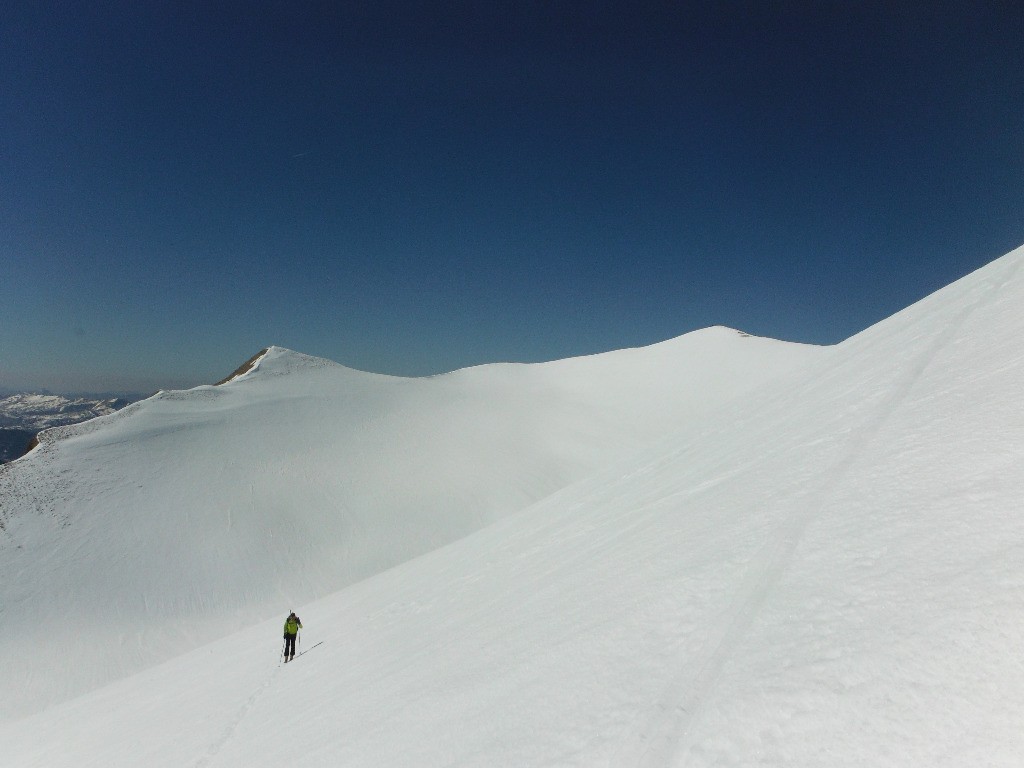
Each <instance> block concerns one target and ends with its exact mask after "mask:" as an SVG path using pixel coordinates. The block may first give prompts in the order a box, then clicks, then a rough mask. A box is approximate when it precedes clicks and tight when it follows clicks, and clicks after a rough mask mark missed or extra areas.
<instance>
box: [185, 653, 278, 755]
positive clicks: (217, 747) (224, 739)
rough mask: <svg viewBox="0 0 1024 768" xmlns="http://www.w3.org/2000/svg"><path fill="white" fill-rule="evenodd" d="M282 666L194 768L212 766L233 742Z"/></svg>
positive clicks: (238, 713) (253, 696)
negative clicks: (222, 751) (247, 716)
mask: <svg viewBox="0 0 1024 768" xmlns="http://www.w3.org/2000/svg"><path fill="white" fill-rule="evenodd" d="M282 666H283V664H281V663H280V662H279V663H278V665H277V666H276V667H275V668H274V671H273V672H271V673H270V674H269V675H268V676H267V679H266V680H264V681H263V684H262V685H260V687H259V688H257V689H256V690H255V691H253V693H252V695H251V696H250V697H249V698H248V699H246V700H245V703H244V704H243V705H242V706H241V708H240V709H239V710H238V712H237V713H236V714H235V716H234V717H233V718H232V719H231V721H230V722H229V723H228V725H227V727H226V728H225V729H224V732H223V733H222V734H221V735H220V736H219V737H218V738H217V740H216V741H214V742H213V744H211V745H210V748H209V749H208V750H207V752H206V754H205V755H203V756H202V757H200V758H199V760H197V761H196V762H195V763H193V764H192V768H206V766H208V765H210V762H211V761H212V760H214V759H215V758H216V757H217V755H218V754H220V751H221V750H222V749H224V745H225V744H227V743H228V742H229V741H231V737H232V736H234V735H235V731H237V730H238V726H239V725H241V724H242V721H243V720H245V717H246V715H248V714H249V713H250V712H251V711H252V710H253V708H254V707H255V706H256V704H257V702H259V700H260V698H261V697H262V696H263V694H264V693H265V692H266V690H267V689H268V688H270V686H271V685H272V684H273V682H274V678H275V677H277V673H278V672H279V671H280V670H281V667H282Z"/></svg>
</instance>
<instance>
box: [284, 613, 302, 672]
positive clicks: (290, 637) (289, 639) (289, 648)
mask: <svg viewBox="0 0 1024 768" xmlns="http://www.w3.org/2000/svg"><path fill="white" fill-rule="evenodd" d="M300 629H302V622H301V621H299V617H298V616H296V615H295V611H292V612H291V613H289V614H288V618H287V619H285V620H284V660H285V661H286V662H288V661H291V660H292V659H294V658H295V637H296V636H297V635H298V634H299V630H300Z"/></svg>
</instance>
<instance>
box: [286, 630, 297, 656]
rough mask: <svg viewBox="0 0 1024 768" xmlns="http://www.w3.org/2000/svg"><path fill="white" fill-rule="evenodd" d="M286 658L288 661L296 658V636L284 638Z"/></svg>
mask: <svg viewBox="0 0 1024 768" xmlns="http://www.w3.org/2000/svg"><path fill="white" fill-rule="evenodd" d="M284 656H285V658H286V659H287V658H291V657H293V656H295V635H285V636H284Z"/></svg>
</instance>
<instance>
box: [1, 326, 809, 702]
mask: <svg viewBox="0 0 1024 768" xmlns="http://www.w3.org/2000/svg"><path fill="white" fill-rule="evenodd" d="M820 353H821V350H820V349H817V348H813V347H807V346H802V345H793V344H784V343H781V342H775V341H771V340H766V339H757V338H752V337H747V336H744V335H742V334H740V333H738V332H736V331H731V330H728V329H724V328H712V329H707V330H705V331H701V332H697V333H693V334H688V335H687V336H684V337H681V338H679V339H675V340H672V341H669V342H665V343H663V344H659V345H655V346H653V347H649V348H646V349H636V350H622V351H619V352H615V353H609V354H606V355H597V356H593V357H587V358H580V359H573V360H564V361H558V362H553V363H547V364H541V365H493V366H484V367H480V368H474V369H468V370H463V371H457V372H455V373H451V374H448V375H445V376H437V377H432V378H426V379H402V378H392V377H385V376H378V375H374V374H368V373H363V372H359V371H353V370H350V369H347V368H344V367H342V366H340V365H337V364H334V363H331V362H329V361H326V360H321V359H316V358H311V357H308V356H305V355H301V354H299V353H295V352H291V351H288V350H284V349H280V348H271V349H270V350H268V351H267V352H266V353H265V354H264V355H263V356H262V357H261V358H260V359H259V361H258V362H257V363H256V364H255V366H254V367H253V368H251V369H250V370H248V371H247V372H246V373H244V374H243V375H241V376H239V377H237V378H235V379H234V380H232V381H230V382H229V383H227V384H225V385H223V386H217V387H212V386H211V387H200V388H197V389H193V390H189V391H186V392H163V393H159V394H158V395H156V396H154V397H153V398H150V399H148V400H146V401H143V402H140V403H136V404H134V405H132V406H129V407H128V408H126V409H124V410H122V411H120V412H118V413H116V414H114V415H112V416H108V417H105V418H102V419H97V420H94V421H91V422H88V423H87V424H83V425H78V426H75V427H67V428H61V429H57V430H51V431H48V432H45V433H43V435H42V436H41V439H42V445H41V446H40V447H39V448H37V449H36V450H35V451H33V452H32V453H31V454H29V455H28V456H26V457H24V458H22V459H20V460H19V461H17V462H15V463H13V464H11V465H9V466H7V467H5V468H3V469H2V470H0V525H2V526H3V529H4V530H3V533H2V535H0V616H2V619H3V623H4V625H5V626H8V625H9V624H11V625H17V627H18V631H17V632H16V633H14V632H4V633H0V690H4V691H17V692H18V694H17V695H16V696H2V697H0V713H2V715H3V716H5V717H8V718H9V717H20V716H23V715H26V714H29V713H31V712H33V711H36V710H39V709H41V708H44V707H46V706H49V705H52V704H54V703H57V702H59V701H63V700H65V699H67V698H68V697H70V696H74V695H78V694H80V693H83V692H85V691H87V690H91V689H93V688H95V687H97V686H100V685H104V684H107V683H109V682H111V681H113V680H117V679H119V678H121V677H123V676H125V675H126V674H129V673H132V672H136V671H139V670H141V669H144V668H146V667H148V666H151V665H152V664H155V663H158V662H160V661H163V660H166V659H169V658H172V657H173V656H176V655H178V654H180V653H183V652H185V651H188V650H190V649H193V648H196V647H197V646H200V645H202V644H204V643H207V642H210V641H211V640H214V639H216V638H218V637H221V636H224V635H226V634H228V633H230V632H233V631H236V630H238V629H241V628H243V627H247V626H250V625H252V624H253V623H254V622H256V621H260V620H263V619H265V618H267V617H269V616H275V615H277V614H279V613H280V612H281V611H282V610H284V611H287V610H288V609H289V608H291V607H295V606H298V605H301V604H304V603H306V602H308V601H310V600H312V599H314V598H317V597H322V596H325V595H327V594H330V593H332V592H334V591H337V590H339V589H341V588H342V587H345V586H347V585H349V584H351V583H354V582H356V581H359V580H360V579H363V578H366V577H367V576H370V575H373V574H375V573H378V572H380V571H382V570H385V569H387V568H389V567H392V566H394V565H397V564H399V563H401V562H404V561H406V560H409V559H411V558H413V557H416V556H418V555H421V554H423V553H425V552H428V551H431V550H433V549H436V548H437V547H440V546H443V545H445V544H448V543H450V542H452V541H454V540H456V539H458V538H461V537H462V536H465V535H467V534H469V533H472V532H473V531H476V530H478V529H480V528H482V527H485V526H486V525H488V524H490V523H492V522H494V521H496V520H500V519H502V518H503V517H504V516H506V515H508V514H510V513H513V512H515V511H518V510H520V509H522V508H524V507H526V506H528V505H530V504H532V503H534V502H536V501H538V500H540V499H542V498H544V497H546V496H548V495H550V494H551V493H553V492H555V491H557V490H559V489H561V488H564V487H566V486H567V485H569V484H571V483H573V482H575V481H577V480H579V479H582V478H583V477H586V476H588V475H590V474H592V473H593V472H594V471H596V470H598V469H600V468H602V467H604V466H606V465H608V464H609V463H611V462H614V461H616V460H619V459H621V458H623V457H626V456H629V455H631V454H632V453H634V452H636V451H639V450H642V449H644V448H646V447H648V446H650V445H652V444H657V443H660V442H661V441H663V440H665V439H666V438H671V437H672V436H674V435H676V434H678V433H680V432H683V431H685V430H686V429H687V428H688V425H689V424H690V423H691V422H692V421H693V419H694V418H695V416H696V415H697V414H700V413H703V412H705V411H707V410H708V409H713V408H714V407H716V406H717V404H720V403H723V402H728V401H730V400H731V399H732V398H734V397H737V396H742V395H743V394H744V393H748V392H751V391H753V390H755V389H757V388H758V387H759V386H761V385H762V384H764V383H765V382H768V381H771V380H774V379H776V378H777V377H779V376H788V375H792V373H793V372H794V371H799V370H802V369H803V368H804V367H805V366H806V365H808V364H809V363H810V362H811V361H812V360H813V359H814V358H816V357H817V356H819V355H820ZM25 649H31V652H26V650H25Z"/></svg>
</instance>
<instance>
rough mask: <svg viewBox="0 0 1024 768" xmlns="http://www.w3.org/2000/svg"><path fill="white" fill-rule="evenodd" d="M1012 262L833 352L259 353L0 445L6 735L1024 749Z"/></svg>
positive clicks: (282, 748) (621, 749)
mask: <svg viewBox="0 0 1024 768" xmlns="http://www.w3.org/2000/svg"><path fill="white" fill-rule="evenodd" d="M1022 260H1024V249H1020V250H1018V251H1015V252H1013V253H1011V254H1008V255H1007V256H1005V257H1003V258H1002V259H1000V260H998V261H996V262H993V263H992V264H990V265H989V266H987V267H985V268H984V269H982V270H979V271H978V272H976V273H974V274H972V275H969V276H967V277H966V278H964V279H962V280H960V281H958V282H957V283H954V284H953V285H951V286H949V287H947V288H946V289H943V290H942V291H939V292H938V293H936V294H934V295H933V296H931V297H929V298H927V299H926V300H924V301H922V302H919V303H918V304H916V305H914V306H912V307H910V308H908V309H907V310H904V311H903V312H901V313H899V314H897V315H895V316H893V317H892V318H889V319H888V320H886V321H884V322H882V323H880V324H878V325H876V326H874V327H872V328H870V329H868V330H866V331H864V332H862V333H861V334H859V335H857V336H855V337H853V338H851V339H849V340H847V341H845V342H843V343H842V344H839V345H837V346H835V347H831V348H806V347H796V346H792V345H786V344H781V343H777V342H770V341H767V340H763V339H753V338H745V337H742V336H740V335H739V334H736V333H732V332H728V331H726V330H724V329H712V330H709V331H705V332H699V333H696V334H690V335H688V336H684V337H681V338H680V339H676V340H674V341H672V342H666V343H665V344H663V345H657V346H656V347H652V348H648V349H645V350H628V351H623V352H618V353H609V354H608V355H601V356H596V357H594V358H583V359H579V360H569V361H561V362H557V363H550V364H546V365H541V366H488V367H484V368H480V369H470V370H467V371H461V372H456V373H454V374H450V375H448V376H441V377H436V378H433V379H424V380H406V379H388V378H385V377H374V376H371V375H369V374H360V373H357V372H353V371H349V370H347V369H344V368H341V367H340V366H334V365H332V364H329V363H326V362H325V361H317V360H313V359H310V358H305V357H303V356H301V355H296V354H295V353H290V352H287V351H285V350H279V349H271V350H270V351H268V352H267V354H266V356H265V357H264V358H263V359H261V360H260V361H259V362H258V363H257V365H256V366H255V368H253V370H251V371H250V372H249V373H246V374H244V375H243V376H241V377H240V378H238V379H236V380H235V381H233V382H231V383H230V384H227V385H225V386H224V387H218V388H200V389H197V390H190V391H189V392H185V393H163V394H162V395H160V396H158V397H155V398H153V399H151V400H149V401H146V402H144V403H139V404H137V405H135V406H132V407H131V408H129V409H126V410H125V411H122V412H120V413H118V414H114V415H113V416H109V417H106V418H104V419H100V420H97V421H94V422H90V423H89V425H87V426H86V427H84V428H83V427H75V428H69V429H67V430H66V431H64V432H62V433H59V434H54V433H46V435H47V437H48V439H47V440H46V441H45V442H44V445H43V446H41V447H40V448H39V449H37V451H36V452H33V453H32V454H30V455H29V456H28V457H26V458H25V459H23V460H21V461H19V462H16V463H15V464H13V465H9V466H8V467H6V468H5V469H4V470H0V500H2V501H3V503H4V507H2V508H0V514H2V515H3V517H2V518H0V519H2V521H3V524H4V538H3V544H2V547H3V549H2V550H0V556H2V559H0V568H2V569H3V573H2V574H0V576H2V579H0V584H2V587H0V589H2V590H3V593H2V595H0V598H2V599H0V606H3V609H4V611H5V614H6V612H7V611H10V615H11V616H12V617H14V616H17V617H18V622H19V624H18V626H19V631H18V632H17V633H13V632H9V633H4V635H7V636H6V637H4V639H3V640H2V642H3V643H4V644H5V646H4V650H5V653H3V654H2V655H0V659H4V660H5V661H4V664H5V666H4V667H3V671H2V674H3V683H2V689H3V690H5V691H8V690H10V691H16V692H18V694H19V695H17V696H9V697H5V698H7V699H8V700H18V699H19V697H20V694H21V693H22V692H27V693H26V695H28V696H30V697H31V696H35V700H34V701H33V702H32V706H33V707H34V708H35V709H39V710H41V711H38V712H37V713H36V714H33V715H31V716H28V717H23V718H21V719H11V720H9V721H8V722H7V723H5V724H3V725H0V742H2V743H3V744H4V757H5V759H8V760H10V761H11V764H12V765H19V766H44V765H45V766H51V767H54V766H55V767H58V768H59V767H60V766H80V765H104V766H112V765H113V766H128V765H147V766H182V765H192V766H209V765H213V766H219V767H222V768H226V767H229V766H263V765H274V764H280V763H282V762H287V761H294V762H299V761H301V763H302V764H303V765H306V766H336V765H346V766H381V765H386V766H441V765H446V766H450V765H458V766H552V765H560V766H597V765H600V766H681V765H686V766H711V765H715V766H754V765H759V766H823V765H827V766H847V765H848V766H865V765H885V766H890V765H898V766H923V765H927V766H974V765H987V766H1019V765H1021V764H1022V762H1024V732H1022V731H1021V728H1020V723H1021V722H1022V716H1024V664H1022V663H1021V653H1020V642H1021V637H1022V636H1024V567H1022V566H1024V517H1022V516H1021V514H1020V500H1021V498H1024V472H1021V471H1019V469H1018V468H1019V467H1020V466H1021V465H1022V459H1024V411H1022V409H1021V408H1019V407H1018V406H1017V403H1016V399H1017V396H1018V393H1019V392H1020V391H1021V386H1022V384H1024V341H1022V339H1024V271H1022V270H1021V262H1022ZM291 423H294V424H305V425H306V429H307V431H305V432H302V433H300V432H298V431H294V432H293V431H289V430H287V429H286V428H285V425H287V424H291ZM198 436H202V438H203V439H200V440H196V439H194V438H196V437H198ZM190 438H191V439H190ZM271 438H273V439H271ZM186 440H188V441H189V442H191V443H193V444H195V443H198V444H200V445H203V446H204V447H203V449H202V450H201V451H199V452H198V453H195V452H194V453H192V454H186V453H185V452H183V451H182V446H183V445H184V444H185V442H186ZM183 507H187V508H188V509H187V510H182V508H183ZM481 510H482V511H481ZM438 528H440V529H442V530H443V531H444V532H445V533H446V534H447V535H444V536H439V535H435V533H434V532H435V531H436V529H438ZM382 532H383V533H382ZM422 535H428V536H431V537H432V538H430V539H429V540H427V541H423V547H422V548H421V549H420V552H419V553H418V554H419V556H413V550H414V549H415V547H414V546H413V544H414V543H416V542H418V541H420V537H421V536H422ZM443 540H446V541H443ZM253 558H255V559H253ZM353 563H355V564H358V565H353ZM388 566H392V567H388ZM346 581H347V582H348V584H349V585H348V586H347V587H345V588H342V589H337V588H336V587H335V586H334V585H335V584H337V583H341V582H346ZM275 590H276V593H274V591H275ZM328 591H330V593H329V594H328ZM318 593H320V594H322V595H323V596H322V597H319V599H312V598H314V597H318ZM275 600H276V603H275ZM307 601H308V602H307ZM292 608H294V609H296V610H297V611H298V613H299V614H300V615H301V616H302V619H303V622H304V624H305V629H304V637H303V641H302V646H303V649H304V650H306V651H308V652H307V653H305V654H304V655H302V656H300V657H298V658H297V659H296V660H295V661H294V662H293V663H291V664H288V665H284V666H281V665H280V664H279V663H278V659H277V654H279V653H280V634H281V624H282V623H283V620H284V617H285V615H286V614H287V611H288V610H289V609H292ZM232 611H235V613H233V614H232V615H231V617H233V618H236V619H237V623H238V626H239V627H240V628H241V629H240V631H238V632H235V633H233V634H227V632H228V630H230V629H231V627H230V626H228V623H229V622H226V621H222V622H221V623H218V621H217V619H218V618H220V619H223V618H224V614H225V613H229V612H232ZM261 612H263V613H264V615H265V616H267V621H265V622H261V623H256V622H254V620H253V618H254V617H255V616H256V615H257V614H260V613H261ZM5 619H6V615H5ZM5 626H9V624H8V622H7V621H5ZM175 631H178V632H179V633H180V637H177V636H175V634H174V632H175ZM216 634H221V635H223V636H222V637H220V639H217V640H213V636H214V635H216ZM197 635H198V637H195V636H197ZM189 639H191V640H192V643H191V644H192V646H193V647H194V650H191V651H190V652H186V653H180V651H181V650H182V649H184V648H185V647H187V646H188V645H189V642H188V640H189ZM208 641H209V642H208ZM83 646H84V647H85V648H86V649H87V655H86V656H85V657H83V656H82V655H81V653H82V652H81V647H83ZM108 646H112V647H113V648H115V649H116V651H117V653H116V654H114V655H113V656H111V655H109V654H108V653H107V647H108ZM156 646H161V647H162V648H163V649H164V650H165V653H164V657H165V658H166V659H167V661H165V662H164V663H162V664H158V665H155V666H148V668H146V669H145V670H144V671H141V672H139V673H138V674H135V675H132V676H122V675H123V674H124V673H125V672H127V671H129V667H130V666H131V664H126V663H125V662H124V661H123V658H121V657H124V656H134V663H135V665H136V666H137V667H138V668H141V667H144V666H147V665H148V663H149V661H150V660H152V659H154V658H155V657H156V656H158V655H159V654H158V653H155V652H154V651H153V650H152V649H153V648H154V647H156ZM88 654H93V655H92V656H88ZM65 656H68V659H67V660H66V661H64V662H63V663H62V661H61V660H62V659H65ZM115 657H117V658H115ZM12 658H16V659H17V660H18V662H24V666H23V667H22V666H20V665H19V664H14V663H8V660H10V659H12ZM83 666H86V667H89V668H90V674H93V675H94V676H93V678H92V679H91V680H89V679H84V678H83V675H84V672H83V670H82V668H81V667H83ZM25 670H28V671H25ZM111 681H113V682H111ZM104 682H109V684H107V685H105V686H103V687H98V688H95V690H92V691H91V692H89V693H86V694H84V695H81V696H78V697H77V698H70V697H69V696H70V694H73V693H74V692H76V691H80V690H84V689H86V688H88V687H90V686H92V685H96V686H98V685H100V684H102V683H104ZM61 686H63V688H61ZM39 690H43V691H44V695H39V694H37V693H36V692H37V691H39ZM62 699H64V700H63V701H61V700H62ZM6 714H7V716H8V717H9V718H15V717H18V716H19V715H23V714H26V712H25V711H17V710H14V711H11V709H9V711H8V712H7V713H6Z"/></svg>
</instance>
